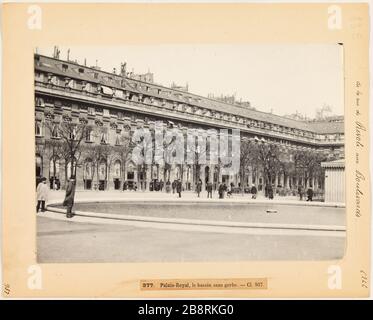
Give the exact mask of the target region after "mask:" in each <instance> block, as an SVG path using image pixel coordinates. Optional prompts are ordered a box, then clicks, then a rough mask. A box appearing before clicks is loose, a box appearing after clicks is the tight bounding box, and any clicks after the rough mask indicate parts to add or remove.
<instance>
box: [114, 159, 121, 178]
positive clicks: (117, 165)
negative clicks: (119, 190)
mask: <svg viewBox="0 0 373 320" xmlns="http://www.w3.org/2000/svg"><path fill="white" fill-rule="evenodd" d="M120 167H121V164H120V161H119V160H117V161H115V163H114V176H116V177H120Z"/></svg>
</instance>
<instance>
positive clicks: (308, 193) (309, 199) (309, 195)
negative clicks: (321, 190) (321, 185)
mask: <svg viewBox="0 0 373 320" xmlns="http://www.w3.org/2000/svg"><path fill="white" fill-rule="evenodd" d="M312 198H313V190H312V189H311V188H308V190H307V201H312Z"/></svg>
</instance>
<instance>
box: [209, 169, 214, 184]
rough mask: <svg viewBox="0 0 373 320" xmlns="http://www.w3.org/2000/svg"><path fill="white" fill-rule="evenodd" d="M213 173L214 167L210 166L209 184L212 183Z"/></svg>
mask: <svg viewBox="0 0 373 320" xmlns="http://www.w3.org/2000/svg"><path fill="white" fill-rule="evenodd" d="M214 171H215V166H214V165H210V172H209V182H211V183H214Z"/></svg>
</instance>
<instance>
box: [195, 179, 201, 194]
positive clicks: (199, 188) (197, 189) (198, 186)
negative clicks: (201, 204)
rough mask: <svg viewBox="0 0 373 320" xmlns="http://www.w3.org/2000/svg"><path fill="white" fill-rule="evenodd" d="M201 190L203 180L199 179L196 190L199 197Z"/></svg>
mask: <svg viewBox="0 0 373 320" xmlns="http://www.w3.org/2000/svg"><path fill="white" fill-rule="evenodd" d="M201 190H202V180H201V179H199V180H198V182H197V186H196V191H197V195H198V198H199V195H200V193H201Z"/></svg>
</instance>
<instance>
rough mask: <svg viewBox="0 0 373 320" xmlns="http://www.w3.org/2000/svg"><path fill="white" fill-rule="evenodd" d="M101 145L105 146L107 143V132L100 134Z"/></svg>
mask: <svg viewBox="0 0 373 320" xmlns="http://www.w3.org/2000/svg"><path fill="white" fill-rule="evenodd" d="M100 142H101V143H103V144H107V143H109V134H108V133H107V132H102V133H101V141H100Z"/></svg>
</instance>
